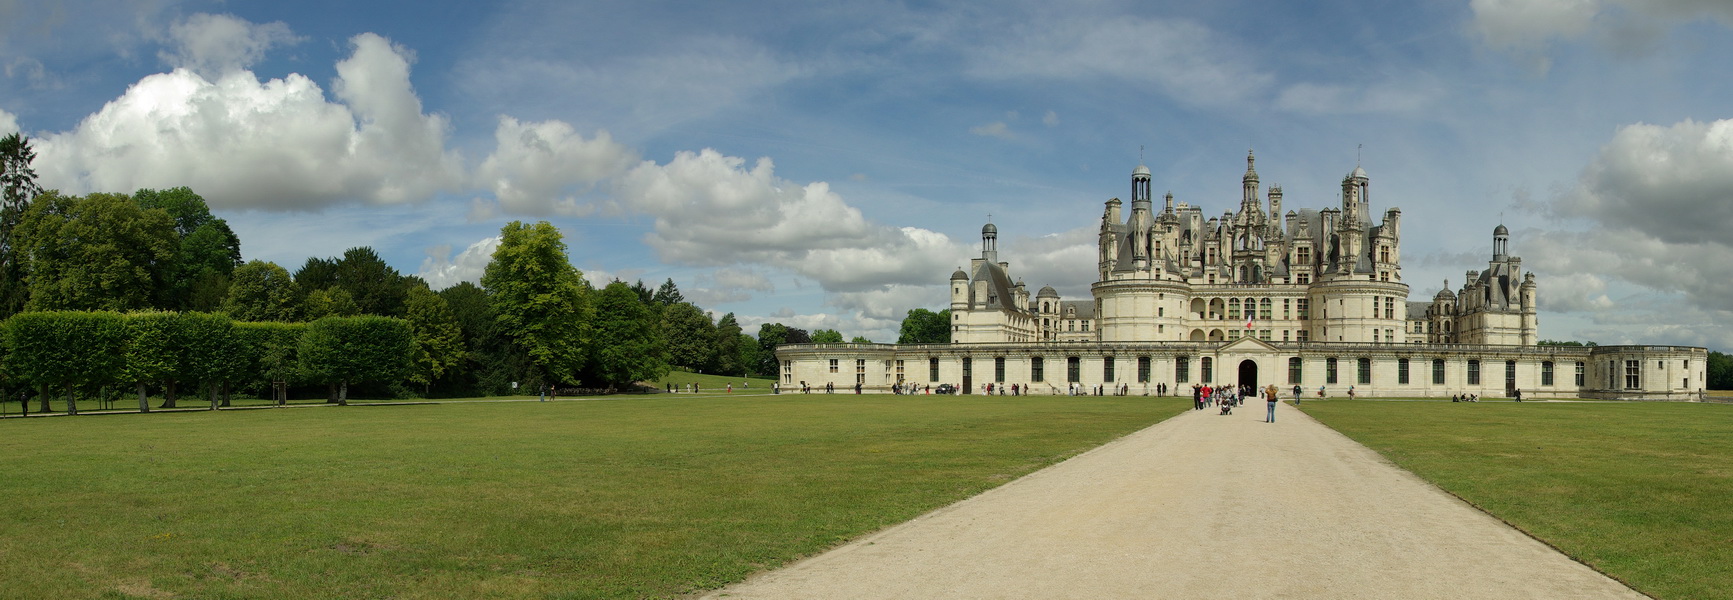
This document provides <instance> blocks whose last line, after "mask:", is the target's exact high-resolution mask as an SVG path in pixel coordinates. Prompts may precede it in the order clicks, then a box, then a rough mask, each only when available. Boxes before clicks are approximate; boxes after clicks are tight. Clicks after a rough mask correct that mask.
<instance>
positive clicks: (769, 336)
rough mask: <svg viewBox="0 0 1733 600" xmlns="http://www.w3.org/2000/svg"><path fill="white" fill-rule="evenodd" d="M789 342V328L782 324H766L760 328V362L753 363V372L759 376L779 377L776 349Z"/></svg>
mask: <svg viewBox="0 0 1733 600" xmlns="http://www.w3.org/2000/svg"><path fill="white" fill-rule="evenodd" d="M787 341H788V326H787V325H783V324H781V323H765V324H763V325H759V326H758V340H757V342H758V356H757V358H758V360H757V362H754V363H753V372H754V373H757V374H759V375H772V376H774V375H777V364H776V347H777V346H781V345H783V344H784V343H786V342H787Z"/></svg>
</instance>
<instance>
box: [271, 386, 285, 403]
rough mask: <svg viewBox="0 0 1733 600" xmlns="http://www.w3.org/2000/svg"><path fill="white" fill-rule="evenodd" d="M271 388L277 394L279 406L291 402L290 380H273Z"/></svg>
mask: <svg viewBox="0 0 1733 600" xmlns="http://www.w3.org/2000/svg"><path fill="white" fill-rule="evenodd" d="M271 390H272V391H274V392H276V394H277V406H283V405H285V404H288V403H289V382H287V381H274V382H271Z"/></svg>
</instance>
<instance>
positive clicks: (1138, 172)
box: [1127, 165, 1155, 271]
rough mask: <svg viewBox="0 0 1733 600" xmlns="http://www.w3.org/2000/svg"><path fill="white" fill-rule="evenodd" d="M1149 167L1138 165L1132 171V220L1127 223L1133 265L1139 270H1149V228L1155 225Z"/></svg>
mask: <svg viewBox="0 0 1733 600" xmlns="http://www.w3.org/2000/svg"><path fill="white" fill-rule="evenodd" d="M1150 208H1151V207H1150V191H1149V167H1146V166H1143V165H1137V168H1136V169H1132V171H1131V222H1130V223H1128V224H1127V228H1128V229H1129V230H1130V231H1128V232H1127V235H1129V236H1131V250H1132V251H1131V266H1132V268H1134V269H1136V270H1138V271H1144V270H1148V269H1149V268H1150V264H1151V260H1150V257H1149V230H1150V228H1151V227H1154V226H1155V216H1154V215H1153V214H1151V213H1150Z"/></svg>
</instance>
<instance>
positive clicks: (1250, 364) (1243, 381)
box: [1240, 358, 1258, 389]
mask: <svg viewBox="0 0 1733 600" xmlns="http://www.w3.org/2000/svg"><path fill="white" fill-rule="evenodd" d="M1240 385H1244V386H1251V387H1252V388H1254V389H1255V388H1257V387H1258V362H1257V361H1255V360H1252V359H1249V358H1248V359H1245V360H1242V361H1240Z"/></svg>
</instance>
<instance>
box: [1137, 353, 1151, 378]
mask: <svg viewBox="0 0 1733 600" xmlns="http://www.w3.org/2000/svg"><path fill="white" fill-rule="evenodd" d="M1137 382H1138V383H1149V357H1147V356H1139V357H1137Z"/></svg>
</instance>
